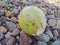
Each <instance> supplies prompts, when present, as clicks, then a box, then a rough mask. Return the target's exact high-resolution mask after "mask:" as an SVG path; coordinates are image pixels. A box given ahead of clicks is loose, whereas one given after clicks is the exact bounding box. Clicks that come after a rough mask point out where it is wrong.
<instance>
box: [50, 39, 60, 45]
mask: <svg viewBox="0 0 60 45" xmlns="http://www.w3.org/2000/svg"><path fill="white" fill-rule="evenodd" d="M51 45H60V41H59V40H56V41H54V42H53V43H52V44H51Z"/></svg>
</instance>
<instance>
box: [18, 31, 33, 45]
mask: <svg viewBox="0 0 60 45" xmlns="http://www.w3.org/2000/svg"><path fill="white" fill-rule="evenodd" d="M31 43H32V40H31V38H30V37H29V36H27V35H26V34H25V33H24V32H23V31H21V32H20V39H19V44H20V45H30V44H31Z"/></svg>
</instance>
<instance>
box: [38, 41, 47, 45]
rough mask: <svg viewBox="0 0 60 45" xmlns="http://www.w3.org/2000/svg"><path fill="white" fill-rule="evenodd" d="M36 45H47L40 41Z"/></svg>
mask: <svg viewBox="0 0 60 45" xmlns="http://www.w3.org/2000/svg"><path fill="white" fill-rule="evenodd" d="M37 45H47V43H46V42H42V41H37Z"/></svg>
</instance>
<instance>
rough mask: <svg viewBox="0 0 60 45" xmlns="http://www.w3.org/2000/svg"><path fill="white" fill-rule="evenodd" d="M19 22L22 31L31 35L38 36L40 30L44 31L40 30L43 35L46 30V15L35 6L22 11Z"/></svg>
mask: <svg viewBox="0 0 60 45" xmlns="http://www.w3.org/2000/svg"><path fill="white" fill-rule="evenodd" d="M18 22H19V25H20V27H21V28H22V30H23V31H24V32H25V33H27V34H29V35H37V32H38V29H43V31H42V30H40V32H41V31H42V32H41V33H43V32H44V30H45V28H46V17H45V14H44V12H43V11H42V10H41V9H39V8H37V7H35V6H27V7H25V8H24V9H22V11H21V12H20V14H19V15H18ZM40 32H39V33H40Z"/></svg>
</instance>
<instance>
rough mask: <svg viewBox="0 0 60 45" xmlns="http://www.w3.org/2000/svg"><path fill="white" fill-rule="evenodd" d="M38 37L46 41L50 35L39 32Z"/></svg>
mask: <svg viewBox="0 0 60 45" xmlns="http://www.w3.org/2000/svg"><path fill="white" fill-rule="evenodd" d="M39 39H40V40H41V41H43V42H48V41H49V39H50V37H49V36H48V35H47V34H41V35H40V36H39Z"/></svg>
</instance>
